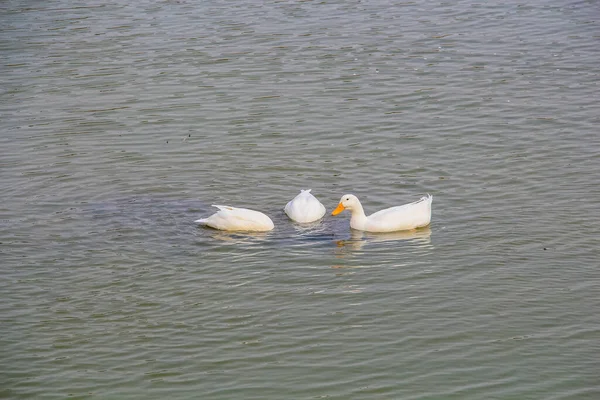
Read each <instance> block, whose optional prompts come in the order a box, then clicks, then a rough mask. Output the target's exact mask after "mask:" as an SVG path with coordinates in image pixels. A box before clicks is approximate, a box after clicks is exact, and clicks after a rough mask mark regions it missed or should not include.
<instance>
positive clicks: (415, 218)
mask: <svg viewBox="0 0 600 400" xmlns="http://www.w3.org/2000/svg"><path fill="white" fill-rule="evenodd" d="M432 201H433V197H432V196H431V195H429V194H428V195H427V196H424V197H422V198H421V199H419V200H417V201H415V202H413V203H408V204H404V205H401V206H396V207H390V208H386V209H384V210H381V211H377V212H376V213H374V214H371V215H369V216H368V217H367V216H366V215H365V211H364V210H363V206H362V204H360V201H359V200H358V197H356V196H355V195H353V194H345V195H343V196H342V198H341V199H340V203H339V204H338V206H337V208H336V209H335V210H333V212H332V213H331V215H337V214H339V213H341V212H342V211H344V210H349V211H350V213H351V214H352V216H351V218H350V227H351V228H352V229H356V230H359V231H366V232H395V231H404V230H409V229H416V228H421V227H424V226H427V225H429V223H430V222H431V202H432Z"/></svg>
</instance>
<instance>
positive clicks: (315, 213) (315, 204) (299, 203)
mask: <svg viewBox="0 0 600 400" xmlns="http://www.w3.org/2000/svg"><path fill="white" fill-rule="evenodd" d="M283 210H284V211H285V213H286V214H287V216H288V217H290V219H292V220H293V221H296V222H301V223H307V222H313V221H316V220H318V219H321V218H323V215H325V212H326V210H325V206H324V205H323V204H321V202H320V201H319V200H317V198H316V197H315V196H313V195H312V194H310V189H308V190H300V194H299V195H298V196H296V197H294V198H293V199H292V200H291V201H290V202H289V203H287V204H286V206H285V208H284V209H283Z"/></svg>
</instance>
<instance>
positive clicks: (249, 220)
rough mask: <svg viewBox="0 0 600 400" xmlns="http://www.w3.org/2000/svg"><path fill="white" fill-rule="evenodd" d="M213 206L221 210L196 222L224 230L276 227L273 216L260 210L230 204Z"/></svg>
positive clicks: (257, 230)
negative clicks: (230, 205)
mask: <svg viewBox="0 0 600 400" xmlns="http://www.w3.org/2000/svg"><path fill="white" fill-rule="evenodd" d="M213 207H217V208H218V209H219V211H217V212H216V213H214V214H213V215H211V216H210V217H208V218H202V219H199V220H197V221H194V222H197V223H199V224H202V225H205V226H209V227H211V228H214V229H220V230H222V231H254V232H264V231H270V230H271V229H273V228H274V227H275V225H273V221H271V218H269V217H268V216H266V215H265V214H263V213H261V212H259V211H254V210H248V209H246V208H236V207H229V206H217V205H213Z"/></svg>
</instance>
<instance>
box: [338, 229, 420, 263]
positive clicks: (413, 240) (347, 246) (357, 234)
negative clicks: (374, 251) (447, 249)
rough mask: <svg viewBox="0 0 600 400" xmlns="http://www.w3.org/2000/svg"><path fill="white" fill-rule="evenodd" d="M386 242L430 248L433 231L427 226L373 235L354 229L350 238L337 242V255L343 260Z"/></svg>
mask: <svg viewBox="0 0 600 400" xmlns="http://www.w3.org/2000/svg"><path fill="white" fill-rule="evenodd" d="M384 242H390V243H388V244H391V242H409V243H410V244H412V245H416V246H418V247H424V248H425V247H430V246H431V229H430V228H429V226H426V227H424V228H419V229H411V230H408V231H398V232H387V233H373V232H365V231H358V230H355V229H352V230H351V231H350V238H348V239H343V240H337V241H336V242H335V243H336V245H337V250H336V255H337V256H339V257H342V258H343V257H346V256H348V255H352V254H353V253H357V252H360V251H361V250H363V249H364V248H365V246H367V247H368V246H369V245H371V244H375V243H384Z"/></svg>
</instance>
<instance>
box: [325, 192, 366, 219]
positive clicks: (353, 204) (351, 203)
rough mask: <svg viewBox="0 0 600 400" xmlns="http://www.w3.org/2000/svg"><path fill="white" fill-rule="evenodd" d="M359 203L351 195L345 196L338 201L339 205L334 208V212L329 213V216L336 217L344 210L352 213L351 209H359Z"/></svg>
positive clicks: (356, 198)
mask: <svg viewBox="0 0 600 400" xmlns="http://www.w3.org/2000/svg"><path fill="white" fill-rule="evenodd" d="M360 207H361V205H360V202H359V201H358V197H356V196H355V195H353V194H345V195H343V196H342V198H341V199H340V203H339V204H338V206H337V207H336V209H335V210H333V212H332V213H331V215H338V214H339V213H341V212H342V211H344V210H349V211H350V212H352V210H353V209H357V208H360Z"/></svg>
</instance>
